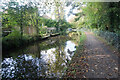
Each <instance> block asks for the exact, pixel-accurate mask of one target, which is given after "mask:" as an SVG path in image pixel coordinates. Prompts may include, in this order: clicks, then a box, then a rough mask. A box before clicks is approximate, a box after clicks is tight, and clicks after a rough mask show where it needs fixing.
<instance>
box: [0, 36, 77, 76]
mask: <svg viewBox="0 0 120 80" xmlns="http://www.w3.org/2000/svg"><path fill="white" fill-rule="evenodd" d="M77 39H79V38H78V36H76V37H75V36H74V38H72V37H69V36H57V37H52V38H49V39H48V40H45V41H43V42H36V43H34V44H32V45H29V46H27V47H26V48H24V49H20V50H15V51H11V52H8V53H7V55H6V54H5V55H4V53H3V60H2V77H3V78H29V77H31V78H39V77H42V78H43V77H44V78H54V77H59V78H61V77H62V76H63V75H64V74H65V71H66V69H67V63H68V62H69V61H70V60H71V59H72V56H73V55H74V53H75V51H76V48H77V46H78V44H77V43H78V41H79V40H77ZM23 46H24V45H23Z"/></svg>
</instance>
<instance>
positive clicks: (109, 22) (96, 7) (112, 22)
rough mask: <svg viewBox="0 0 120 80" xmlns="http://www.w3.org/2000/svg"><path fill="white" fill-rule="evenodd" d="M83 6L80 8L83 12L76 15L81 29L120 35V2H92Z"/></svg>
mask: <svg viewBox="0 0 120 80" xmlns="http://www.w3.org/2000/svg"><path fill="white" fill-rule="evenodd" d="M83 4H84V6H83V7H81V6H80V7H81V8H80V10H82V12H80V13H78V14H76V16H78V18H76V19H75V20H76V21H78V24H79V25H80V26H81V27H89V28H96V29H100V30H107V31H110V32H116V33H120V23H119V21H120V6H119V5H120V2H94V3H92V2H91V3H83ZM80 5H81V4H80ZM82 19H83V20H82Z"/></svg>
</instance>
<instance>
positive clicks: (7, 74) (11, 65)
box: [2, 55, 45, 79]
mask: <svg viewBox="0 0 120 80" xmlns="http://www.w3.org/2000/svg"><path fill="white" fill-rule="evenodd" d="M26 56H27V58H28V57H29V56H28V55H26ZM38 62H40V63H39V64H38ZM44 64H45V62H43V61H42V60H40V59H38V58H35V59H29V58H28V59H26V57H25V55H22V56H18V57H17V58H16V59H14V60H13V59H12V58H11V59H9V61H7V60H4V61H3V63H2V73H3V75H2V77H3V79H4V78H15V79H19V78H39V77H40V76H41V75H42V74H45V65H44Z"/></svg>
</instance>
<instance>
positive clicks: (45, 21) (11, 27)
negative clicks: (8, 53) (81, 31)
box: [1, 2, 72, 49]
mask: <svg viewBox="0 0 120 80" xmlns="http://www.w3.org/2000/svg"><path fill="white" fill-rule="evenodd" d="M43 10H44V9H43ZM1 14H2V29H3V34H2V36H3V38H2V39H3V49H4V48H6V46H7V47H8V48H10V47H11V46H12V47H13V48H14V47H19V46H21V45H22V44H21V43H23V44H24V43H29V42H31V41H35V40H36V39H37V38H34V37H36V36H38V37H41V36H43V35H45V34H46V32H47V29H46V28H45V27H44V26H47V27H56V32H61V31H62V32H65V31H66V29H67V28H68V27H71V26H72V25H71V24H69V23H68V22H66V21H65V19H63V18H60V19H59V20H52V19H51V18H49V17H48V16H47V17H48V18H46V17H44V16H41V15H40V11H39V9H38V5H36V4H35V3H31V2H30V3H27V4H24V5H20V4H19V3H18V2H8V3H5V7H3V12H1ZM29 29H31V30H32V32H30V30H29Z"/></svg>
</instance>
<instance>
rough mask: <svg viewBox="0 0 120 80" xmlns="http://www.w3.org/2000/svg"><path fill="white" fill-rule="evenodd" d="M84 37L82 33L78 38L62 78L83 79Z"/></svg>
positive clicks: (84, 59)
mask: <svg viewBox="0 0 120 80" xmlns="http://www.w3.org/2000/svg"><path fill="white" fill-rule="evenodd" d="M85 40H86V35H85V33H84V32H82V33H81V36H80V38H79V43H78V44H79V45H78V47H77V50H76V51H75V53H74V55H73V57H72V60H71V61H69V62H68V64H67V66H68V67H67V68H66V73H65V75H64V76H63V77H65V78H84V76H83V74H84V73H85V72H86V69H85V67H87V65H86V62H85V61H86V58H85V56H84V54H83V53H84V42H85Z"/></svg>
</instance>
